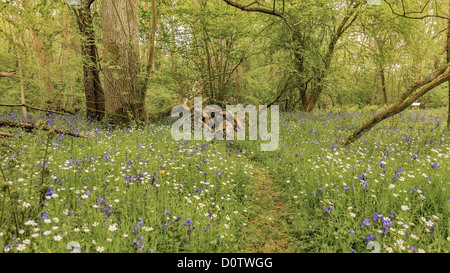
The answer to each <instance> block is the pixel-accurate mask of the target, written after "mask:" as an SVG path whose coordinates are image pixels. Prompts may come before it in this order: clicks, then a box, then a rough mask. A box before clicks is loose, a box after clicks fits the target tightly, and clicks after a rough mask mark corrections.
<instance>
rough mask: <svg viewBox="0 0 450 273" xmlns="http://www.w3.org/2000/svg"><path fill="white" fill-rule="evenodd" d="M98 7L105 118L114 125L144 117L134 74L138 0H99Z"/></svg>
mask: <svg viewBox="0 0 450 273" xmlns="http://www.w3.org/2000/svg"><path fill="white" fill-rule="evenodd" d="M102 11H103V15H102V30H103V41H102V43H103V48H104V60H105V65H104V67H103V70H104V75H105V81H104V83H105V84H104V90H105V104H106V115H107V118H108V119H110V120H111V122H112V123H114V124H117V125H123V124H127V123H129V122H130V121H131V119H135V120H144V119H145V118H146V114H145V108H144V99H145V89H144V88H143V86H142V84H141V81H140V79H139V78H138V73H139V51H138V42H139V37H138V1H137V0H103V1H102ZM129 113H130V114H131V115H129Z"/></svg>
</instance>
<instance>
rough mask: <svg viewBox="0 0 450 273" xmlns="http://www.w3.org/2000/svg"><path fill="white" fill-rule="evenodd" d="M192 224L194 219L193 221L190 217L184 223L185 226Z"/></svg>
mask: <svg viewBox="0 0 450 273" xmlns="http://www.w3.org/2000/svg"><path fill="white" fill-rule="evenodd" d="M190 224H192V221H191V219H189V217H188V218H187V219H186V221H184V223H183V226H187V225H190Z"/></svg>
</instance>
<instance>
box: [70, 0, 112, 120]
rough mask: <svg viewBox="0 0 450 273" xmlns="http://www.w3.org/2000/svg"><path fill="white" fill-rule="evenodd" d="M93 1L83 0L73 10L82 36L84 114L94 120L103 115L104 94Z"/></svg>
mask: <svg viewBox="0 0 450 273" xmlns="http://www.w3.org/2000/svg"><path fill="white" fill-rule="evenodd" d="M93 2H94V1H93V0H83V2H82V6H81V7H80V8H78V9H74V11H75V14H76V16H77V22H78V27H79V29H80V33H81V36H82V43H81V54H82V56H83V59H84V60H83V76H84V93H85V96H86V115H87V116H88V117H90V118H93V119H96V120H102V119H103V118H104V117H105V94H104V92H103V88H102V85H101V82H100V72H99V71H100V62H99V59H98V50H97V46H96V44H95V35H94V29H93V23H92V15H91V4H92V3H93Z"/></svg>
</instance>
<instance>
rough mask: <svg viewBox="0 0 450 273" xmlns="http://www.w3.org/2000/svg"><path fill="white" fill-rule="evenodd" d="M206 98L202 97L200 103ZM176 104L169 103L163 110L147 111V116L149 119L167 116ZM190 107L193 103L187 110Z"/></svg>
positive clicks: (192, 107) (192, 106) (190, 108)
mask: <svg viewBox="0 0 450 273" xmlns="http://www.w3.org/2000/svg"><path fill="white" fill-rule="evenodd" d="M207 100H208V98H204V99H203V101H202V103H204V102H205V101H207ZM177 105H178V104H175V105H171V106H169V107H167V108H165V109H163V110H161V111H159V112H156V113H149V114H148V116H149V118H151V119H158V118H163V117H168V116H170V115H171V113H172V109H173V108H174V107H175V106H177ZM184 105H185V104H184ZM186 106H187V105H186ZM192 109H194V105H191V106H190V107H189V110H190V111H191V110H192Z"/></svg>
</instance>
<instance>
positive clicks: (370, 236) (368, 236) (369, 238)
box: [366, 234, 375, 244]
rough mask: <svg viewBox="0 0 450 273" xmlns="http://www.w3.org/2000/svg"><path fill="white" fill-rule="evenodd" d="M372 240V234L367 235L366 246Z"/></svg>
mask: <svg viewBox="0 0 450 273" xmlns="http://www.w3.org/2000/svg"><path fill="white" fill-rule="evenodd" d="M372 239H375V235H372V234H369V235H367V237H366V244H368V243H369V241H370V240H372Z"/></svg>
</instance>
